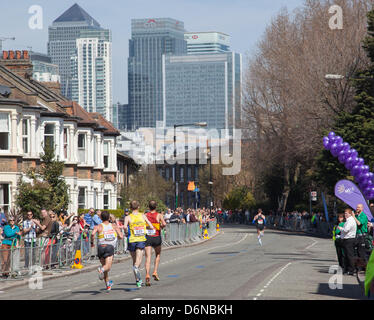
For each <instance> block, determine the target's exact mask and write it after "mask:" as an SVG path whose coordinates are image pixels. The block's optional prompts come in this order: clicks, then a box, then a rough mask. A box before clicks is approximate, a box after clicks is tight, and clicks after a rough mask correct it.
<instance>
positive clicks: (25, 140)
mask: <svg viewBox="0 0 374 320" xmlns="http://www.w3.org/2000/svg"><path fill="white" fill-rule="evenodd" d="M29 123H30V119H22V148H23V153H29V152H30V147H29V141H30V139H29V135H30V125H29Z"/></svg>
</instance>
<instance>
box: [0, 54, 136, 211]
mask: <svg viewBox="0 0 374 320" xmlns="http://www.w3.org/2000/svg"><path fill="white" fill-rule="evenodd" d="M31 75H32V64H31V61H30V58H29V55H28V52H27V51H22V52H21V51H15V52H14V51H9V52H7V51H3V54H2V57H0V207H4V209H5V210H9V209H11V208H13V207H14V206H15V203H14V201H15V196H16V194H17V182H18V179H19V178H20V177H22V178H23V179H27V177H25V172H26V170H27V169H28V168H30V167H38V166H39V165H40V157H39V155H40V153H42V152H43V145H45V144H50V145H51V146H54V147H55V154H56V157H58V159H60V160H63V161H64V173H63V175H64V177H65V179H66V183H67V184H68V185H69V194H70V199H71V203H70V205H69V208H68V210H69V212H77V210H78V208H89V207H94V208H100V209H116V208H117V200H118V199H117V197H118V195H117V191H118V182H117V180H118V178H117V175H118V169H117V147H116V137H117V136H119V134H120V133H119V131H117V130H116V129H115V128H114V127H113V125H112V124H111V123H110V122H108V121H107V120H106V119H104V118H103V117H102V116H101V115H100V114H97V113H88V112H87V111H86V110H85V109H83V108H82V107H81V106H80V105H78V104H77V103H76V102H73V101H69V100H68V99H66V98H65V97H64V96H62V95H61V93H60V92H59V84H58V83H40V82H37V81H35V80H33V79H32V77H31ZM120 159H124V158H123V157H121V158H120ZM123 161H125V164H123V163H122V164H121V167H123V166H126V165H127V163H131V161H132V159H125V160H123ZM126 161H127V163H126Z"/></svg>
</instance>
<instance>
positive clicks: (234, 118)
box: [163, 52, 242, 129]
mask: <svg viewBox="0 0 374 320" xmlns="http://www.w3.org/2000/svg"><path fill="white" fill-rule="evenodd" d="M241 66H242V57H241V54H238V53H234V52H227V53H214V54H196V55H184V56H173V55H164V57H163V81H164V83H165V92H164V99H163V108H164V112H163V114H164V123H165V126H166V127H172V126H173V125H174V124H183V123H195V122H207V124H208V128H214V129H232V128H238V127H239V125H240V121H241V116H240V115H241V86H242V81H241V77H242V75H241V70H242V67H241Z"/></svg>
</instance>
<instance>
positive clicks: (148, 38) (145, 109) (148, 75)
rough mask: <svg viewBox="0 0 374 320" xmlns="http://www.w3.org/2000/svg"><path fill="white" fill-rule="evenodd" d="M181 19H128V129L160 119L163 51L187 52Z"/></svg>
mask: <svg viewBox="0 0 374 320" xmlns="http://www.w3.org/2000/svg"><path fill="white" fill-rule="evenodd" d="M184 32H185V30H184V23H183V22H181V21H178V20H175V19H171V18H149V19H132V20H131V39H130V41H129V58H128V85H129V88H128V95H129V98H128V103H129V113H130V119H129V121H130V124H131V128H129V129H131V130H135V129H137V128H140V127H155V126H156V121H163V117H164V115H163V111H164V109H163V93H164V87H163V77H162V74H163V69H162V67H163V64H162V56H163V54H173V55H182V54H187V45H186V41H185V40H184Z"/></svg>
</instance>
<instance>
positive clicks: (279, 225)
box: [266, 216, 334, 237]
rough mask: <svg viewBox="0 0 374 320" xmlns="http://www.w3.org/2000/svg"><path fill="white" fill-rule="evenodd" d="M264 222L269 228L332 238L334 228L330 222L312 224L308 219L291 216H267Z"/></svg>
mask: <svg viewBox="0 0 374 320" xmlns="http://www.w3.org/2000/svg"><path fill="white" fill-rule="evenodd" d="M266 220H267V221H266V226H267V227H269V228H276V229H282V230H290V231H302V232H308V233H313V234H316V235H320V236H325V237H329V236H331V237H332V230H333V227H334V224H333V223H331V222H326V221H316V223H312V222H311V220H310V219H304V218H302V217H301V218H300V217H299V218H298V217H293V216H291V217H288V218H286V217H284V216H268V217H267V219H266Z"/></svg>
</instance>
